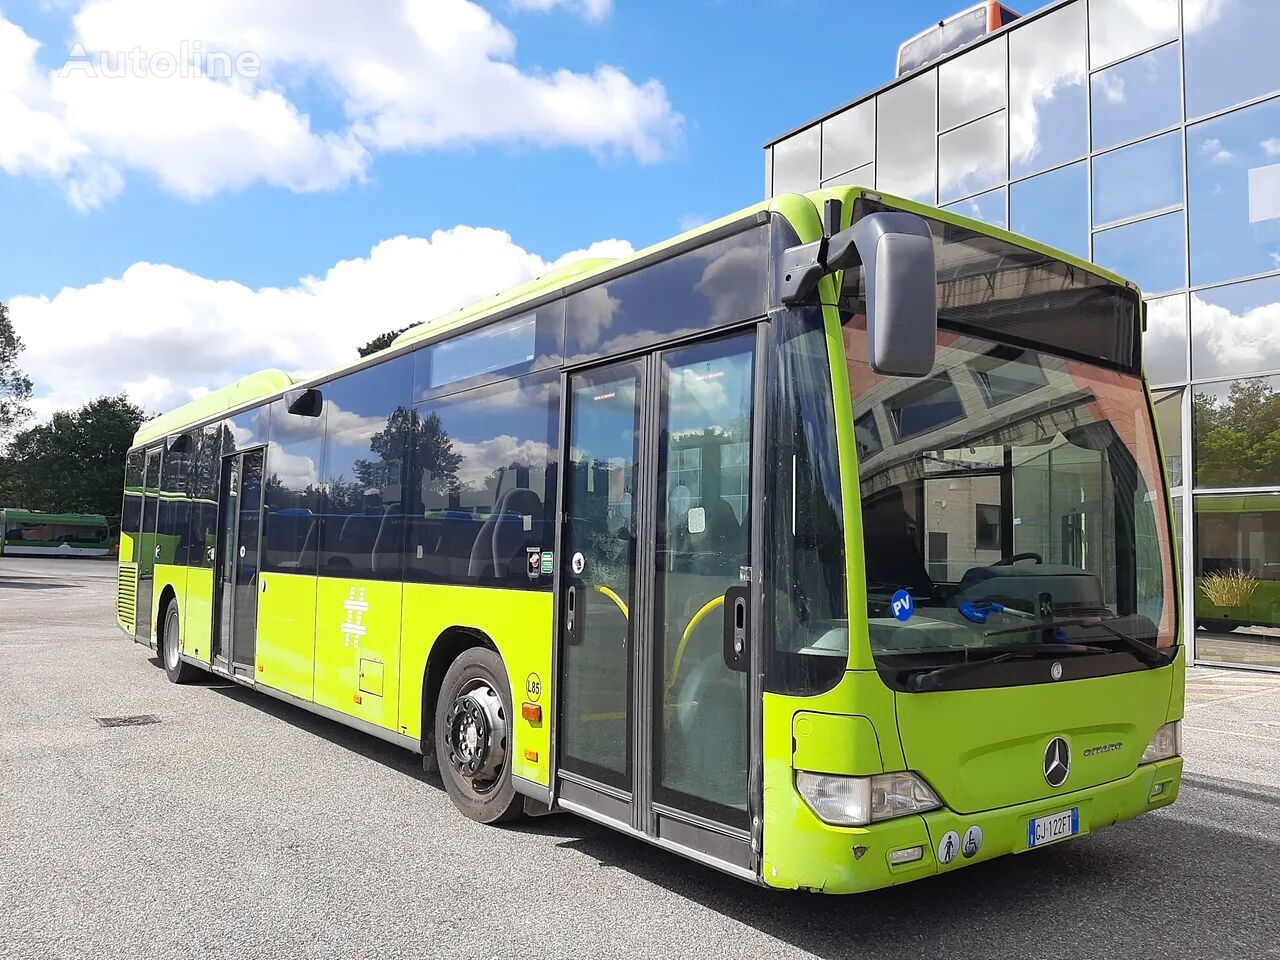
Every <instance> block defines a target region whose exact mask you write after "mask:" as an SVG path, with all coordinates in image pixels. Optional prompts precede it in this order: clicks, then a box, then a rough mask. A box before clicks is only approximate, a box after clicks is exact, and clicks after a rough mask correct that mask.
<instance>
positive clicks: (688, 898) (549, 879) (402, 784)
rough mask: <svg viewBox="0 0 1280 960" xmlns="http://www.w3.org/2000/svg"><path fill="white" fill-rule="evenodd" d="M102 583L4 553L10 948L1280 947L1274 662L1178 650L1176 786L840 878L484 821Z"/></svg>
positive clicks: (574, 953) (1199, 950) (69, 568)
mask: <svg viewBox="0 0 1280 960" xmlns="http://www.w3.org/2000/svg"><path fill="white" fill-rule="evenodd" d="M113 591H114V566H113V564H111V563H109V562H106V563H104V562H93V561H83V560H80V561H78V560H60V561H54V560H47V561H45V560H40V561H33V560H24V559H19V558H0V957H24V958H25V957H31V958H37V957H38V958H45V957H74V958H81V957H83V958H95V960H97V958H112V957H129V958H133V957H145V958H168V957H218V958H222V957H226V958H232V957H234V958H250V957H273V958H281V957H341V958H344V960H346V958H363V957H369V958H375V957H376V958H389V957H436V956H439V957H467V958H488V957H494V958H507V957H520V958H530V960H532V958H541V957H633V956H645V957H690V956H696V957H697V958H699V960H710V958H715V957H824V958H836V957H869V958H871V957H903V958H911V960H920V958H923V957H950V956H964V957H1027V958H1032V957H1034V958H1051V957H1072V958H1076V957H1080V958H1085V957H1088V958H1095V957H1116V958H1120V957H1125V958H1127V957H1143V958H1145V957H1153V958H1154V957H1161V958H1170V957H1207V956H1224V957H1228V956H1229V957H1233V958H1252V957H1260V956H1280V757H1278V756H1277V752H1278V751H1280V677H1277V676H1263V675H1259V674H1252V673H1245V672H1242V671H1226V670H1212V671H1211V670H1206V669H1197V670H1193V671H1192V672H1191V677H1190V678H1189V683H1188V711H1187V721H1186V728H1185V742H1184V750H1185V753H1186V755H1187V772H1186V778H1185V780H1184V785H1183V791H1182V797H1181V798H1180V800H1179V802H1178V803H1177V804H1175V805H1174V806H1173V807H1171V808H1169V809H1167V810H1163V811H1159V812H1157V813H1154V814H1151V815H1148V816H1145V817H1142V818H1139V819H1138V820H1136V821H1133V822H1130V823H1127V824H1122V825H1120V826H1117V827H1112V828H1108V829H1105V830H1100V831H1098V832H1097V833H1094V834H1092V835H1089V836H1086V837H1083V838H1081V839H1079V840H1074V841H1070V842H1067V843H1063V844H1058V845H1055V846H1052V847H1049V848H1047V849H1045V850H1041V851H1036V852H1033V853H1028V854H1024V855H1020V856H1013V857H1006V858H1003V859H1001V860H998V861H993V862H990V863H984V864H979V865H977V866H975V867H972V868H970V869H967V870H963V871H960V872H957V873H954V874H950V875H948V876H945V877H941V878H937V879H932V880H926V881H923V882H919V883H914V884H909V885H907V886H904V887H901V888H897V889H893V890H888V891H882V892H878V893H873V894H867V895H863V896H861V897H853V898H836V897H823V896H818V895H812V894H788V893H778V892H772V891H768V890H764V889H758V888H755V887H752V886H751V885H749V884H746V883H743V882H741V881H738V880H734V879H732V878H729V877H725V876H722V875H720V874H718V873H716V872H714V871H711V870H709V869H707V868H704V867H702V866H700V865H697V864H694V863H691V862H688V861H685V860H683V859H681V858H679V857H676V856H674V855H671V854H668V853H664V852H662V851H659V850H656V849H653V848H651V847H649V846H647V845H645V844H643V843H641V842H639V841H635V840H631V839H629V838H626V837H622V836H619V835H616V834H613V833H611V832H610V831H608V830H605V829H604V828H601V827H597V826H594V825H592V824H590V823H588V822H586V821H584V820H580V819H578V818H576V817H573V816H570V815H559V816H551V817H544V818H540V819H537V820H530V821H524V822H521V823H519V824H518V825H516V826H513V827H508V828H492V827H481V826H479V825H477V824H474V823H471V822H470V821H468V820H465V819H463V818H462V817H461V816H459V815H457V814H456V813H455V812H454V811H453V808H452V806H451V805H450V803H449V800H448V798H447V797H446V796H445V793H444V791H443V789H442V788H441V786H440V783H439V781H438V780H437V779H434V778H433V777H430V776H428V775H425V774H424V773H423V772H422V770H421V767H420V764H419V761H418V759H417V758H416V757H414V756H412V755H411V754H408V753H406V752H404V751H401V750H399V749H397V748H395V747H392V746H390V745H386V744H383V743H382V742H380V741H378V740H375V739H372V738H369V737H366V736H363V735H361V734H358V733H355V732H353V731H349V730H348V729H346V728H345V727H342V726H340V725H338V724H335V723H332V722H330V721H327V720H323V719H320V718H317V717H314V716H312V715H310V714H308V713H306V712H304V711H301V710H298V709H296V708H293V707H290V706H287V705H285V704H282V703H280V702H278V701H276V700H273V699H270V698H268V697H265V696H261V695H257V694H254V693H252V692H250V691H248V690H245V689H243V688H240V687H237V686H234V685H231V684H228V683H224V682H221V681H215V680H212V679H211V680H209V681H207V682H204V683H200V684H195V685H192V686H188V687H177V686H174V685H172V684H170V683H168V681H167V680H166V679H165V676H164V672H163V670H162V669H161V667H160V666H159V664H158V663H157V662H156V660H155V659H154V658H153V657H152V656H151V655H150V653H149V652H148V651H147V650H145V649H144V648H143V647H140V646H137V645H135V644H132V643H130V642H129V641H128V640H127V639H126V638H125V637H124V636H123V635H122V634H121V633H120V632H119V631H118V630H117V628H116V627H115V625H114V619H113V614H112V602H113ZM148 714H149V715H154V716H156V717H158V718H159V722H158V723H151V724H147V725H144V726H132V727H114V728H103V727H100V726H99V725H98V723H97V722H95V719H94V718H96V717H116V716H128V715H148Z"/></svg>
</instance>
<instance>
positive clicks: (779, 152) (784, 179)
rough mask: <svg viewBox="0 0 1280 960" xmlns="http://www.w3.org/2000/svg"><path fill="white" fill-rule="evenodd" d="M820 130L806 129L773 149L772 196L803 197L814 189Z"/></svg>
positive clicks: (816, 183) (816, 181)
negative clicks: (785, 194) (788, 195)
mask: <svg viewBox="0 0 1280 960" xmlns="http://www.w3.org/2000/svg"><path fill="white" fill-rule="evenodd" d="M821 138H822V133H821V128H820V127H816V126H815V127H810V128H809V129H808V130H801V131H800V132H799V133H797V134H795V135H794V136H792V137H788V138H787V139H786V140H782V141H780V142H778V143H775V144H774V145H773V192H774V193H775V194H779V193H804V192H806V191H808V190H813V189H814V188H815V187H817V185H818V180H819V179H820V178H819V176H818V145H819V144H820V143H821Z"/></svg>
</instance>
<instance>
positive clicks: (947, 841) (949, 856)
mask: <svg viewBox="0 0 1280 960" xmlns="http://www.w3.org/2000/svg"><path fill="white" fill-rule="evenodd" d="M959 852H960V834H958V833H956V832H955V831H954V830H948V831H947V832H946V833H945V834H943V837H942V842H941V843H939V844H938V862H939V863H940V864H942V865H943V866H946V865H947V864H948V863H950V862H951V861H952V860H954V859H955V858H956V854H957V853H959Z"/></svg>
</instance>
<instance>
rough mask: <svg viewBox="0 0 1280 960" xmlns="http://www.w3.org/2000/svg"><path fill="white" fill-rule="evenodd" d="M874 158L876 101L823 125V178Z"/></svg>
mask: <svg viewBox="0 0 1280 960" xmlns="http://www.w3.org/2000/svg"><path fill="white" fill-rule="evenodd" d="M875 158H876V102H875V101H874V100H868V101H867V102H866V103H860V104H858V105H857V106H856V107H850V108H849V109H848V110H846V111H844V113H839V114H836V115H835V116H834V117H832V118H831V119H829V120H824V121H823V122H822V176H823V177H824V178H827V179H829V178H831V177H834V176H838V175H839V174H842V173H844V172H845V171H846V170H852V169H853V168H854V167H861V166H863V165H864V164H867V163H871V161H873V160H875Z"/></svg>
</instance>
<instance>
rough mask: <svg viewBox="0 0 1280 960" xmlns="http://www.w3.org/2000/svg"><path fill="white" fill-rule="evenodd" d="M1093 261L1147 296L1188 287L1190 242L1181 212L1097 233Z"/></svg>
mask: <svg viewBox="0 0 1280 960" xmlns="http://www.w3.org/2000/svg"><path fill="white" fill-rule="evenodd" d="M1093 260H1094V262H1095V263H1097V264H1099V265H1100V266H1103V267H1106V268H1107V269H1108V270H1114V271H1115V272H1116V273H1118V274H1120V276H1122V277H1124V278H1125V279H1126V280H1132V281H1133V282H1134V283H1136V284H1137V285H1138V286H1139V287H1141V288H1142V291H1143V292H1144V293H1165V292H1167V291H1170V290H1177V289H1178V288H1179V287H1185V286H1186V283H1187V262H1186V261H1187V241H1186V234H1185V228H1184V226H1183V216H1182V211H1180V210H1179V211H1177V212H1176V213H1166V214H1165V215H1164V216H1162V217H1152V218H1151V219H1150V220H1139V221H1138V222H1137V223H1130V224H1127V225H1126V226H1123V227H1113V228H1112V229H1110V230H1102V231H1100V232H1098V233H1095V234H1094V235H1093Z"/></svg>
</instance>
